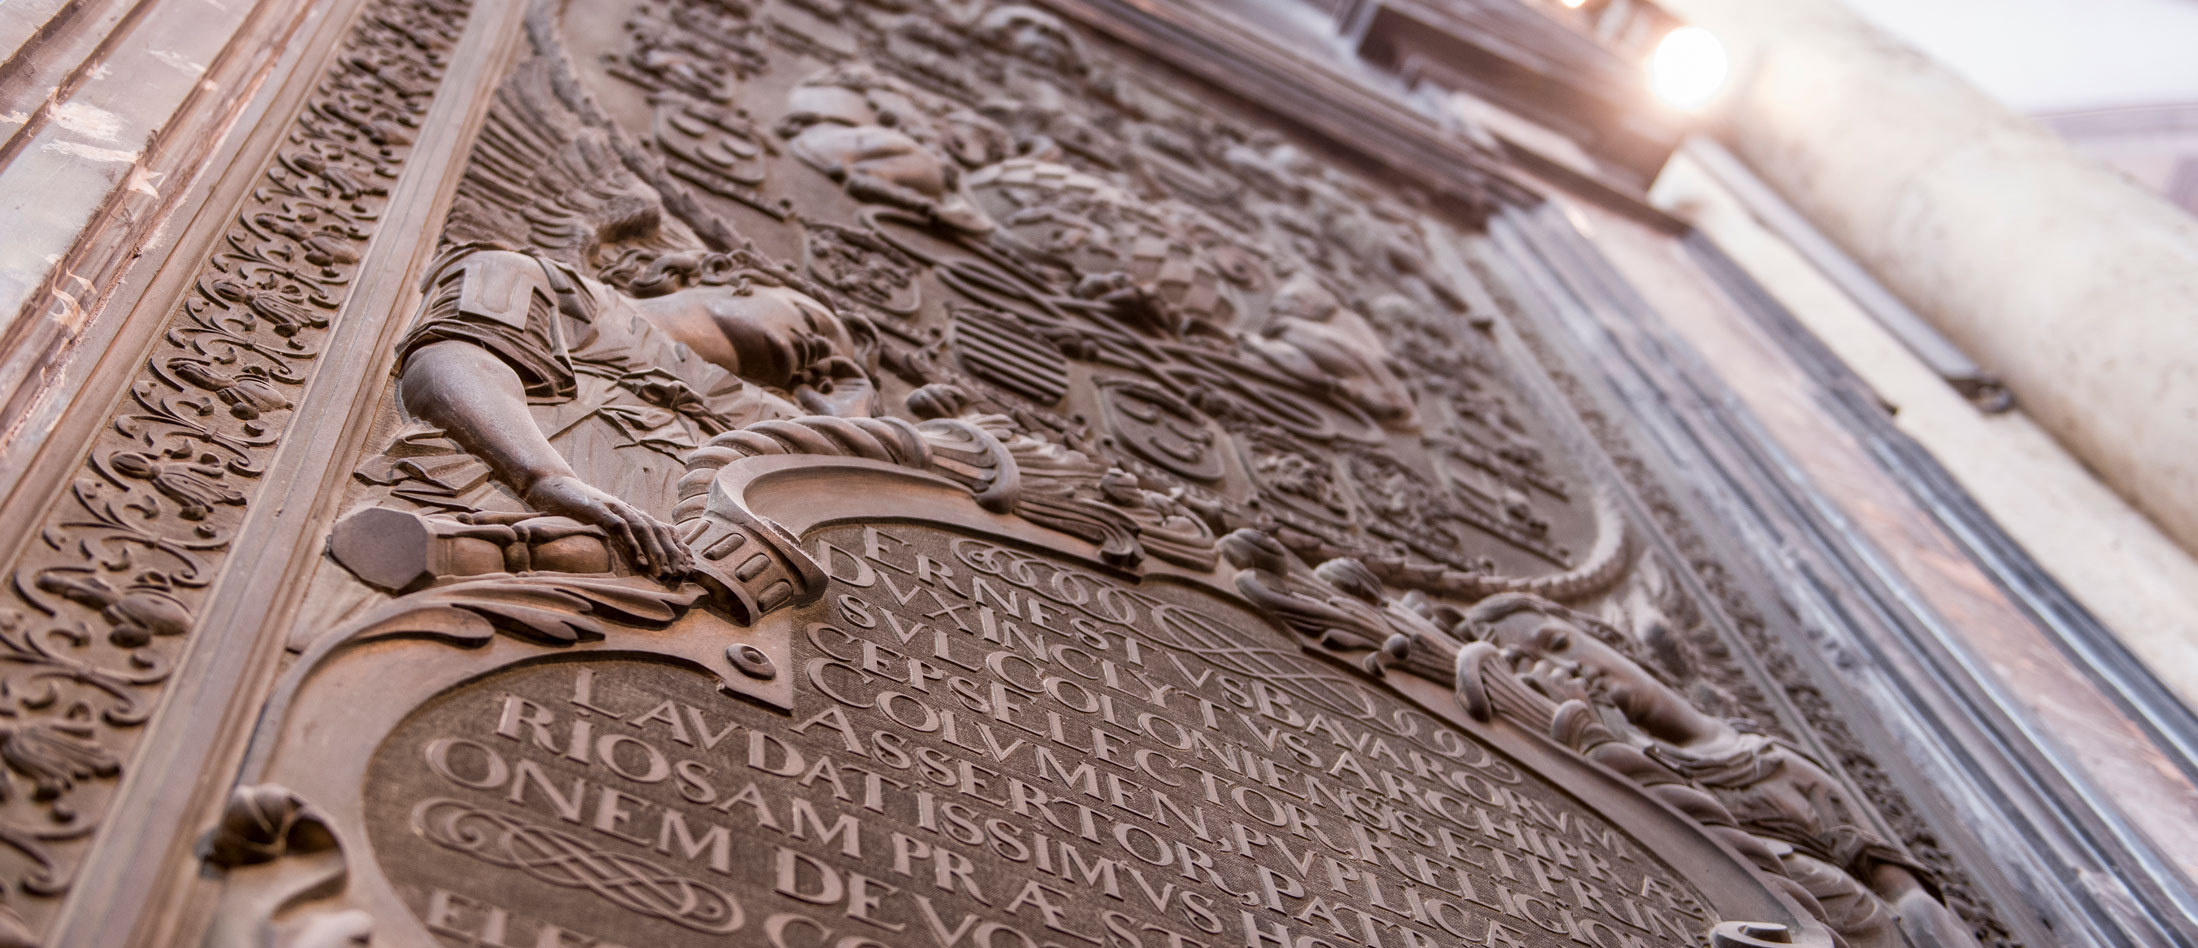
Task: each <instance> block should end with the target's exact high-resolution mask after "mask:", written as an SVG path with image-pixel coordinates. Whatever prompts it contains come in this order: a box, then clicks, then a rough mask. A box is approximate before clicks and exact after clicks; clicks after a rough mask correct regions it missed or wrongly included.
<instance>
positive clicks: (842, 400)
mask: <svg viewBox="0 0 2198 948" xmlns="http://www.w3.org/2000/svg"><path fill="white" fill-rule="evenodd" d="M812 372H813V379H812V380H811V381H809V382H807V383H804V384H803V385H802V386H801V387H800V388H799V389H797V390H796V391H795V392H794V397H795V398H796V399H797V400H798V401H800V402H801V407H802V408H803V409H805V410H807V411H812V412H815V413H817V414H819V415H838V416H840V417H842V418H860V417H868V416H869V415H870V414H871V409H872V408H873V407H874V404H875V402H876V399H877V394H878V392H877V388H876V387H875V386H873V385H872V384H871V383H870V377H869V376H868V375H866V374H864V373H863V371H862V367H861V366H859V365H856V364H855V361H854V360H853V359H849V358H847V357H846V356H833V357H831V358H829V359H825V360H822V361H820V362H818V363H817V364H816V365H815V366H813V367H812Z"/></svg>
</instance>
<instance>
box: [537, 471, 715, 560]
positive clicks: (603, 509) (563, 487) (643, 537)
mask: <svg viewBox="0 0 2198 948" xmlns="http://www.w3.org/2000/svg"><path fill="white" fill-rule="evenodd" d="M526 501H527V503H528V504H529V505H530V506H532V507H533V508H534V509H536V510H539V511H542V512H543V513H550V514H558V515H561V516H566V517H571V518H572V519H574V520H578V521H580V522H581V523H584V524H587V525H589V526H593V527H599V528H601V529H602V530H603V532H604V533H607V534H609V535H610V536H611V538H612V539H613V540H615V541H617V542H618V544H619V546H620V547H622V548H624V550H625V551H626V553H627V555H628V556H631V557H632V558H633V563H634V566H635V567H636V568H638V569H640V570H641V571H642V572H645V573H647V574H649V575H651V576H654V577H656V578H658V579H664V580H670V579H676V578H678V577H680V576H684V575H686V573H687V572H688V571H689V570H691V569H693V568H694V561H693V559H692V558H691V557H690V556H689V554H688V552H687V545H686V544H684V543H681V542H679V537H678V536H677V535H676V534H675V533H673V531H672V528H671V526H670V525H668V524H665V523H664V522H662V521H660V520H657V519H656V518H655V517H651V516H649V515H648V514H646V513H643V512H642V511H641V509H640V508H638V507H635V506H634V505H632V504H629V503H627V502H625V501H623V500H620V499H618V498H617V497H614V496H612V495H610V494H608V493H605V492H604V491H602V490H599V489H597V488H596V487H595V486H594V485H591V484H589V483H587V482H586V481H583V480H581V479H579V478H577V477H572V476H570V475H562V476H557V477H545V478H543V479H541V480H539V481H536V482H535V483H534V486H533V487H531V488H529V489H528V490H527V492H526Z"/></svg>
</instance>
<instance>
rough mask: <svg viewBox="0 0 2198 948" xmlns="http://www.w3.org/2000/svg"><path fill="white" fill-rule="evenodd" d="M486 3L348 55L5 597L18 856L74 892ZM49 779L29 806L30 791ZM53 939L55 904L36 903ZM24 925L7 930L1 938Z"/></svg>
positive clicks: (3, 788)
mask: <svg viewBox="0 0 2198 948" xmlns="http://www.w3.org/2000/svg"><path fill="white" fill-rule="evenodd" d="M467 6H468V4H467V2H466V0H380V2H378V3H376V4H374V5H373V7H372V8H371V10H370V11H369V12H368V13H367V14H366V15H365V16H364V17H362V18H361V20H360V22H359V26H358V27H357V28H356V29H355V30H354V31H353V32H352V33H351V35H350V36H349V37H348V38H347V39H346V40H345V45H344V46H343V47H342V49H341V50H340V51H339V52H338V54H337V56H336V59H335V64H334V65H333V66H331V67H330V68H329V70H328V72H327V73H326V74H325V75H324V76H323V77H322V78H321V81H320V84H319V86H318V87H317V88H316V89H315V90H314V91H313V93H312V94H311V95H310V96H309V97H308V99H307V101H306V103H305V105H304V106H303V108H302V109H301V111H300V112H299V113H298V115H297V116H296V118H295V120H294V124H293V125H292V127H291V130H290V132H289V134H288V135H287V136H286V138H285V140H284V142H285V143H284V144H283V145H282V146H281V148H280V150H279V151H278V152H277V153H276V154H275V155H274V156H273V157H272V158H271V159H270V160H269V162H268V164H267V166H266V168H265V169H264V171H263V172H262V173H261V175H260V178H259V180H258V182H257V184H256V186H255V187H253V188H252V189H251V191H250V192H249V193H248V194H247V195H246V196H245V198H244V199H243V203H242V206H240V207H239V208H238V209H237V211H236V215H235V218H234V222H233V223H232V224H231V226H230V229H229V232H228V234H227V235H226V236H225V237H224V238H223V240H222V241H221V243H220V244H219V245H218V246H217V248H216V249H215V250H214V251H213V253H212V254H211V255H210V256H209V257H208V258H207V259H206V260H205V261H204V263H203V265H202V267H201V270H200V275H199V277H198V279H197V280H196V281H195V283H194V284H193V286H192V289H191V290H190V291H189V292H188V293H187V295H186V296H185V297H184V298H183V299H182V300H180V301H179V302H178V304H177V307H176V309H175V311H174V312H173V313H172V314H171V315H170V317H169V319H168V321H167V323H166V328H165V331H164V332H163V333H162V335H161V336H160V341H159V342H158V344H156V345H155V347H154V349H153V352H152V353H151V355H150V358H149V359H148V361H147V363H146V365H145V366H144V367H143V369H142V370H141V373H140V377H139V379H138V380H137V381H136V382H135V383H133V384H132V385H131V386H130V388H129V392H128V398H127V400H126V401H125V402H124V404H123V406H122V408H121V409H120V411H119V413H118V414H117V415H116V416H115V418H114V420H113V421H112V423H111V424H109V425H108V426H107V427H106V428H105V429H104V430H102V431H101V433H100V434H99V435H98V436H97V437H96V438H95V440H94V441H93V443H92V445H91V446H90V450H89V453H88V456H87V458H86V460H85V463H84V466H83V468H82V469H81V473H80V474H79V475H78V476H77V478H76V480H75V483H74V484H72V485H71V488H70V490H69V491H68V492H67V493H66V494H65V495H64V496H63V497H62V498H61V500H60V501H59V502H58V503H57V504H56V505H55V507H54V508H53V509H52V510H51V511H49V512H48V513H47V515H46V519H45V524H44V528H43V529H42V530H41V531H40V533H39V534H38V540H37V542H36V543H34V544H33V545H32V547H31V548H30V549H29V550H28V551H26V552H25V554H24V555H23V557H22V558H21V559H20V560H19V561H17V562H16V563H14V564H12V565H11V566H10V568H9V577H10V581H9V583H8V584H7V587H6V589H5V591H4V592H0V663H4V664H0V763H4V764H5V765H6V766H5V770H4V771H0V774H5V775H7V776H8V778H9V779H7V780H6V781H5V782H0V846H5V847H8V848H10V849H14V850H16V851H17V852H19V853H20V854H21V855H22V857H23V861H24V863H25V864H26V865H27V869H26V870H24V871H23V874H21V875H19V876H16V877H13V878H7V879H0V884H4V885H5V887H6V890H7V891H8V892H9V893H10V894H11V895H12V894H24V895H32V896H52V895H56V894H59V893H61V892H64V891H66V890H67V889H68V888H69V885H70V882H71V874H72V873H73V872H74V867H75V865H76V862H77V859H78V858H79V856H80V854H81V850H82V847H83V844H84V842H85V840H87V839H88V838H89V837H90V835H91V834H92V832H93V831H94V830H95V829H96V827H97V826H98V822H99V818H100V815H101V809H102V808H103V807H104V805H105V802H104V801H105V800H106V799H107V794H106V793H104V792H100V793H97V794H90V795H87V794H82V793H80V791H82V790H83V789H84V788H85V786H86V785H87V784H94V783H108V782H111V781H113V780H114V779H116V777H117V776H118V775H119V774H120V773H121V770H122V764H123V761H125V760H126V759H127V758H128V754H129V751H130V749H131V747H132V746H133V744H134V743H135V741H136V739H137V738H136V730H135V729H136V727H137V726H138V725H141V724H143V723H144V722H145V721H146V719H147V718H148V717H149V716H150V713H151V709H152V708H153V706H154V705H155V704H156V699H157V698H158V696H159V692H160V687H161V685H162V684H163V683H164V682H166V681H167V679H168V677H169V675H170V673H171V671H172V669H173V668H174V662H175V655H176V654H177V650H178V649H179V648H180V646H181V641H180V640H182V639H183V638H185V637H186V636H187V634H188V633H189V632H190V630H191V627H192V623H193V614H194V611H195V610H196V609H197V608H198V606H199V604H200V602H201V600H202V599H203V597H204V595H205V592H206V589H207V587H208V585H209V583H210V582H211V578H212V577H213V575H214V574H215V573H216V572H217V571H218V569H219V568H220V565H221V561H222V559H223V558H224V556H225V555H226V554H227V551H228V549H229V545H230V543H231V541H232V539H233V537H234V535H235V531H236V529H237V528H238V526H239V525H240V524H241V523H242V522H243V519H244V516H245V514H246V510H247V507H248V505H249V504H250V502H251V499H252V496H253V494H254V493H255V492H256V487H257V483H258V481H259V479H260V477H261V475H262V473H263V472H264V471H265V470H266V464H267V462H268V459H269V458H270V457H271V456H272V455H273V454H274V451H275V446H276V442H277V440H278V438H279V436H280V434H281V432H282V430H283V428H284V427H285V425H286V424H287V423H288V421H289V418H290V409H291V406H292V405H293V404H294V402H295V401H296V399H297V396H298V394H299V393H300V392H301V391H302V390H303V387H304V385H305V383H306V382H307V380H308V379H309V378H310V376H311V375H312V371H313V366H314V364H315V362H316V360H318V358H319V356H320V354H321V345H322V344H323V342H324V341H325V338H326V336H327V334H328V332H329V330H330V327H331V324H332V322H333V321H334V320H335V319H336V317H337V314H338V312H339V310H340V308H341V306H342V303H343V301H344V299H345V298H346V297H347V296H348V294H349V292H350V289H351V286H352V282H353V277H354V276H355V275H356V268H357V266H358V263H359V260H360V256H361V254H362V252H363V250H364V248H365V246H366V243H367V241H368V240H369V239H370V238H371V236H372V235H373V231H374V227H375V225H376V224H377V223H378V221H379V219H380V216H381V212H382V209H383V207H384V206H385V205H386V203H387V200H388V193H389V189H390V186H391V185H392V184H393V183H394V182H395V180H396V177H397V172H398V169H399V168H401V167H402V166H403V163H404V160H405V157H406V155H407V154H408V152H409V147H410V143H411V141H412V138H413V130H414V129H416V128H417V127H418V125H419V123H420V120H421V117H422V116H423V115H424V114H425V113H426V111H427V107H428V104H429V101H430V99H431V98H432V95H433V90H434V88H435V85H436V82H437V81H438V79H439V78H440V76H441V74H442V72H443V69H444V67H445V65H446V57H447V56H448V53H449V50H450V47H451V45H452V43H453V42H455V40H456V38H457V35H458V30H459V28H460V26H461V25H462V24H463V22H464V19H465V14H466V10H467ZM18 778H19V779H20V780H22V781H26V782H28V784H29V791H28V792H21V791H20V790H19V789H18V787H19V786H20V784H18V783H17V779H18ZM12 904H13V908H14V911H18V912H21V913H22V914H23V915H24V917H25V918H27V919H29V920H30V921H29V922H26V923H25V930H26V931H28V930H34V929H35V928H37V927H38V922H39V921H40V920H41V919H43V918H44V916H45V915H46V913H47V912H49V911H50V910H51V903H49V902H46V901H44V900H17V901H14V902H13V903H12ZM0 927H4V926H0Z"/></svg>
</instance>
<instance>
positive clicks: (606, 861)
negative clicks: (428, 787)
mask: <svg viewBox="0 0 2198 948" xmlns="http://www.w3.org/2000/svg"><path fill="white" fill-rule="evenodd" d="M412 829H413V832H416V833H419V834H420V835H421V836H422V837H424V838H426V839H427V840H428V841H429V842H431V843H434V844H436V845H438V846H442V847H444V848H446V849H451V850H455V851H457V852H461V853H465V854H466V855H469V856H472V857H473V858H475V859H479V860H481V861H482V862H485V863H488V864H489V865H492V866H498V867H502V868H506V869H517V870H520V871H521V872H524V873H526V874H527V875H530V876H533V877H534V878H536V879H540V880H542V881H543V882H547V883H549V884H551V885H555V886H562V887H564V888H568V889H584V890H587V891H589V892H592V893H594V894H595V896H596V897H597V898H600V899H602V900H603V901H605V902H609V903H610V904H612V905H616V906H618V907H619V908H622V909H625V910H627V911H629V912H634V913H637V914H640V915H646V916H650V917H652V918H661V919H663V920H665V921H667V922H671V923H672V924H674V925H678V926H680V927H682V928H690V929H693V930H695V931H698V932H704V933H706V934H712V935H722V934H725V933H727V932H731V931H734V930H737V929H738V928H740V926H741V924H742V923H743V922H744V921H746V918H745V916H744V915H743V914H742V912H741V909H740V903H739V902H736V901H734V900H733V897H732V896H730V895H727V894H725V893H724V892H723V891H721V890H719V889H717V888H715V887H712V886H709V885H705V884H703V883H701V882H699V881H696V880H694V879H689V878H687V877H685V876H681V875H678V874H676V873H673V872H670V871H668V870H666V869H664V868H663V867H661V866H658V865H657V864H655V863H653V862H650V861H648V860H646V859H641V858H639V857H635V856H629V855H627V854H625V853H620V852H613V851H611V850H607V849H603V848H602V847H599V846H596V845H595V844H593V843H590V842H589V841H587V840H584V839H581V838H580V837H578V836H573V835H571V834H569V833H563V832H559V831H557V830H554V829H550V828H548V827H545V826H541V825H538V824H535V823H533V822H530V821H527V820H524V819H521V818H519V817H515V816H511V815H509V814H504V813H498V812H496V811H494V810H485V809H482V808H480V807H476V806H474V805H472V804H470V803H466V802H464V801H461V800H452V799H450V798H448V797H430V798H428V799H426V800H422V801H420V803H419V805H418V806H415V807H413V809H412Z"/></svg>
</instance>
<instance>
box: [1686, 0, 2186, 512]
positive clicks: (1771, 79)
mask: <svg viewBox="0 0 2198 948" xmlns="http://www.w3.org/2000/svg"><path fill="white" fill-rule="evenodd" d="M1663 6H1664V7H1665V8H1666V9H1667V10H1669V11H1671V12H1672V13H1673V14H1675V15H1677V16H1679V17H1681V18H1683V19H1685V20H1687V21H1689V22H1691V23H1693V24H1695V25H1697V26H1701V27H1704V28H1706V29H1708V30H1710V31H1711V32H1713V33H1715V34H1717V35H1718V37H1719V38H1721V39H1722V40H1724V42H1725V44H1726V46H1727V47H1728V48H1729V49H1730V50H1731V51H1732V53H1733V59H1734V63H1735V73H1734V77H1733V82H1732V87H1731V88H1730V89H1729V90H1728V92H1727V94H1726V95H1725V97H1724V99H1723V102H1722V103H1721V105H1720V106H1719V107H1718V113H1717V115H1716V116H1715V119H1716V121H1717V122H1718V123H1719V128H1718V133H1719V134H1720V135H1721V136H1722V137H1723V138H1724V139H1725V140H1726V141H1727V142H1728V143H1729V145H1730V146H1731V147H1732V149H1733V150H1734V151H1735V152H1736V153H1738V154H1739V155H1740V156H1741V157H1742V158H1743V159H1744V160H1746V161H1747V163H1748V164H1749V165H1750V166H1752V167H1753V168H1754V169H1755V171H1756V172H1757V173H1758V174H1760V175H1761V176H1762V177H1763V178H1764V179H1766V180H1767V181H1769V182H1770V183H1771V184H1772V185H1773V186H1774V187H1776V188H1777V189H1778V190H1780V191H1781V192H1783V193H1784V194H1785V196H1786V198H1787V199H1788V200H1789V201H1791V202H1792V203H1793V204H1794V205H1795V206H1797V207H1799V208H1800V209H1801V210H1802V211H1803V212H1804V213H1805V214H1807V215H1809V216H1810V217H1811V218H1812V219H1813V220H1814V221H1815V222H1816V224H1817V225H1818V226H1819V227H1821V228H1822V229H1823V230H1824V231H1825V232H1826V233H1828V234H1829V235H1831V236H1832V237H1833V239H1835V240H1837V241H1839V242H1840V243H1842V244H1844V245H1845V246H1846V248H1847V250H1848V251H1849V252H1850V253H1852V254H1854V255H1855V257H1856V258H1857V259H1859V260H1860V261H1861V262H1862V263H1863V264H1864V265H1866V266H1868V267H1869V268H1870V269H1872V270H1873V271H1874V272H1876V273H1877V275H1878V276H1879V278H1880V279H1882V280H1884V281H1885V282H1886V283H1887V285H1888V286H1890V287H1891V288H1892V289H1893V291H1894V292H1896V293H1898V294H1900V295H1901V296H1902V298H1903V299H1904V300H1905V301H1906V302H1907V303H1908V304H1909V306H1910V307H1912V308H1914V309H1915V310H1916V311H1917V312H1919V313H1921V314H1922V315H1923V316H1924V317H1925V318H1926V319H1928V320H1930V321H1932V322H1933V323H1935V324H1936V325H1937V327H1938V328H1939V330H1940V331H1942V332H1944V333H1945V334H1946V335H1947V336H1948V337H1949V338H1951V339H1952V340H1954V342H1956V343H1957V344H1959V345H1960V346H1962V347H1963V348H1964V349H1965V350H1967V351H1968V353H1969V354H1970V355H1971V356H1972V357H1973V358H1975V359H1976V360H1977V361H1978V362H1979V363H1981V364H1982V365H1983V366H1984V367H1985V368H1986V369H1988V370H1991V371H1993V372H1995V373H1997V374H1998V375H1999V376H2000V377H2001V378H2002V379H2004V380H2005V381H2006V383H2007V385H2008V387H2009V388H2010V389H2011V390H2012V391H2013V392H2014V393H2015V397H2016V400H2017V402H2018V404H2020V405H2021V406H2022V408H2023V409H2024V410H2025V411H2026V412H2028V413H2029V414H2030V415H2031V416H2032V417H2033V418H2035V419H2036V420H2037V421H2038V422H2039V423H2040V424H2041V425H2043V426H2044V427H2045V428H2046V429H2047V430H2049V431H2051V432H2052V433H2053V434H2054V435H2055V436H2056V437H2057V438H2059V439H2060V440H2061V442H2062V443H2064V444H2066V445H2067V446H2068V447H2069V449H2070V450H2071V451H2072V452H2073V453H2075V454H2076V455H2077V456H2078V457H2080V458H2082V459H2083V460H2084V461H2085V462H2086V463H2087V464H2089V465H2090V466H2091V467H2092V468H2094V469H2095V470H2096V471H2097V472H2098V473H2099V475H2100V476H2101V477H2102V478H2103V479H2104V480H2105V481H2106V482H2107V483H2109V484H2110V485H2112V486H2113V487H2114V488H2115V489H2116V490H2117V491H2119V492H2121V493H2122V494H2123V495H2124V496H2125V497H2127V498H2129V500H2130V501H2131V502H2132V503H2134V504H2135V505H2136V506H2137V507H2139V508H2140V509H2142V510H2144V511H2145V512H2146V513H2148V514H2149V515H2151V516H2152V517H2153V518H2154V519H2155V520H2156V521H2158V522H2159V523H2160V525H2161V526H2162V527H2163V528H2164V529H2166V530H2167V532H2168V533H2169V534H2171V535H2172V536H2174V537H2175V538H2176V539H2177V540H2178V541H2179V542H2180V543H2181V544H2182V545H2183V546H2184V547H2185V548H2186V549H2190V550H2193V551H2198V219H2194V218H2192V217H2191V216H2189V215H2187V214H2185V213H2184V212H2182V211H2181V210H2179V209H2177V208H2175V207H2174V206H2172V205H2170V204H2169V203H2167V201H2165V200H2164V199H2162V198H2159V197H2157V196H2155V195H2153V194H2152V193H2150V192H2147V191H2144V190H2142V189H2140V188H2138V187H2137V186H2136V185H2134V184H2132V183H2130V182H2129V181H2127V180H2126V179H2124V178H2122V177H2121V176H2119V175H2117V174H2115V173H2113V172H2112V171H2110V170H2108V169H2106V168H2105V167H2104V166H2102V165H2099V164H2097V163H2096V162H2094V161H2092V160H2090V159H2087V158H2085V157H2083V156H2081V155H2078V154H2077V153H2076V152H2075V151H2074V150H2073V149H2071V148H2070V147H2068V146H2067V145H2066V144H2064V143H2063V142H2062V141H2060V140H2059V139H2058V138H2056V137H2054V136H2053V135H2052V134H2051V133H2049V132H2047V131H2046V130H2044V129H2043V128H2041V127H2039V126H2037V125H2035V124H2033V123H2032V122H2030V121H2029V120H2027V119H2024V118H2022V117H2020V116H2018V115H2015V114H2013V113H2012V112H2009V111H2008V110H2007V109H2006V108H2004V107H2002V106H2000V105H1999V104H1998V103H1996V102H1994V101H1992V100H1991V99H1988V98H1986V97H1985V96H1984V95H1983V94H1982V93H1980V92H1978V91H1977V90H1975V89H1974V88H1972V87H1970V86H1969V85H1968V84H1967V83H1965V82H1963V81H1962V80H1960V79H1958V78H1956V77H1954V76H1953V75H1952V74H1951V73H1949V72H1947V71H1946V70H1945V69H1943V68H1941V67H1939V66H1938V65H1936V64H1934V63H1932V62H1930V61H1929V60H1927V59H1925V58H1924V57H1923V56H1922V55H1920V54H1918V53H1916V52H1915V51H1913V50H1911V49H1909V48H1908V47H1906V46H1903V45H1901V44H1900V43H1898V42H1897V41H1895V40H1893V39H1892V38H1891V37H1889V36H1887V35H1885V34H1884V33H1882V32H1881V31H1879V30H1878V29H1877V28H1875V27H1874V26H1871V25H1870V24H1868V23H1866V22H1864V21H1862V20H1861V19H1860V18H1858V17H1857V16H1856V15H1855V14H1853V13H1852V12H1850V11H1849V10H1848V9H1847V8H1845V7H1844V6H1842V5H1840V4H1839V3H1838V2H1837V0H1776V2H1772V0H1664V2H1663ZM2040 54H2041V55H2049V54H2050V53H2049V51H2040Z"/></svg>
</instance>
